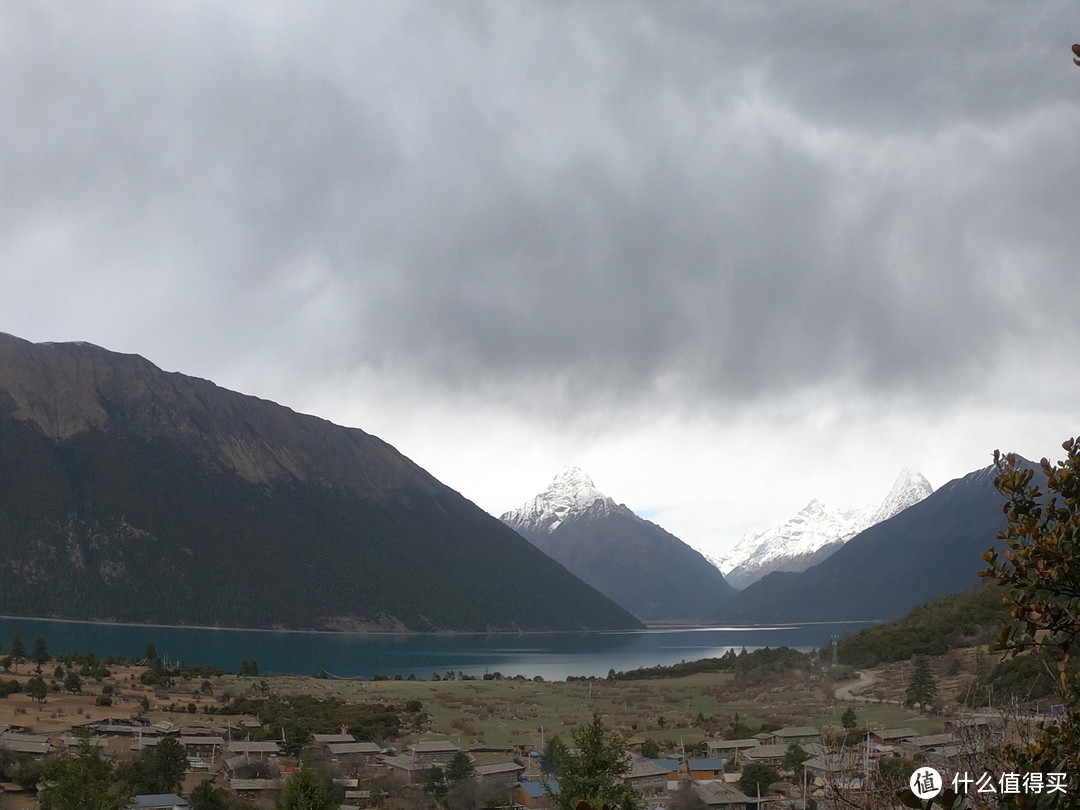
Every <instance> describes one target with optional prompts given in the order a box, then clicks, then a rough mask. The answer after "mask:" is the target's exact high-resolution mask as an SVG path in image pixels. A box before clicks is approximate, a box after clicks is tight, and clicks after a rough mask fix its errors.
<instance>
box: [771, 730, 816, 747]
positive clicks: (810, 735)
mask: <svg viewBox="0 0 1080 810" xmlns="http://www.w3.org/2000/svg"><path fill="white" fill-rule="evenodd" d="M816 742H821V732H820V731H818V730H817V729H816V728H812V727H811V726H788V727H787V728H778V729H777V730H776V731H774V732H772V738H771V739H770V740H769V744H770V745H785V746H786V745H791V744H792V743H798V744H799V745H803V746H805V745H808V744H810V743H816Z"/></svg>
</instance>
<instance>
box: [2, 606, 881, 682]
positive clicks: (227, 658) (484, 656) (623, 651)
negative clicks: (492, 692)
mask: <svg viewBox="0 0 1080 810" xmlns="http://www.w3.org/2000/svg"><path fill="white" fill-rule="evenodd" d="M869 624H871V623H870V622H848V623H826V624H806V625H794V626H793V625H785V626H779V625H778V626H769V627H677V628H675V627H664V628H650V629H647V630H639V631H629V632H605V633H544V634H520V635H518V634H492V635H483V634H465V635H360V634H356V635H354V634H337V633H297V632H281V633H279V632H268V631H258V630H213V629H201V628H199V629H196V628H177V627H151V626H145V625H120V624H90V623H80V622H62V621H49V620H40V619H20V618H0V645H2V646H0V655H2V654H3V653H4V652H6V651H8V650H10V649H11V638H12V636H13V634H14V633H16V632H19V633H22V635H23V638H24V639H25V640H26V644H27V648H29V647H31V646H32V644H33V640H34V638H35V637H36V636H39V635H40V636H43V637H44V638H45V640H46V642H47V644H48V648H49V652H50V653H52V654H53V655H57V654H60V653H65V652H71V651H80V652H87V651H91V650H92V651H93V652H94V653H95V654H96V655H98V657H101V658H105V657H107V656H110V655H122V656H126V657H128V658H134V659H138V658H141V657H142V654H143V650H144V649H145V647H146V644H147V642H151V641H152V642H153V643H154V644H155V645H156V647H157V651H158V654H159V655H160V656H162V657H168V658H169V659H170V660H179V661H182V662H184V663H187V664H209V665H212V666H218V667H221V668H222V669H225V670H229V671H231V672H235V671H236V670H237V668H238V667H239V665H240V662H241V661H242V660H243V659H245V658H254V659H255V660H257V661H258V662H259V669H260V672H262V673H266V674H274V673H280V674H311V673H314V672H319V671H321V670H326V671H327V672H328V673H330V674H331V675H334V676H339V677H362V678H371V677H373V676H375V675H377V674H381V675H388V676H390V677H393V676H394V675H396V674H400V675H401V676H402V677H408V676H409V675H410V674H415V675H416V676H417V677H418V678H424V679H426V678H430V677H431V674H432V673H433V672H437V673H439V674H440V675H441V674H442V673H444V672H445V671H446V670H448V669H450V670H453V671H454V672H458V671H462V672H465V673H467V674H470V675H476V676H480V675H483V674H484V673H486V672H501V673H502V674H503V675H506V676H512V675H524V676H526V677H529V678H531V677H534V676H536V675H540V676H541V677H543V678H544V679H546V680H563V679H565V678H566V677H567V676H570V675H599V676H604V675H607V673H608V670H610V669H615V670H628V669H635V668H637V667H646V666H655V665H658V664H675V663H678V662H679V661H692V660H695V659H699V658H712V657H716V656H720V655H723V654H724V653H725V652H727V651H728V650H729V649H735V650H736V651H738V650H741V649H742V648H743V647H745V648H746V649H748V650H753V649H757V648H760V647H779V646H788V647H794V648H796V649H799V650H802V651H808V650H811V649H814V648H815V647H823V646H825V645H827V644H829V640H830V638H831V636H832V635H834V634H837V635H841V636H842V635H844V634H845V633H855V632H858V631H859V630H860V629H862V628H863V627H866V626H868V625H869Z"/></svg>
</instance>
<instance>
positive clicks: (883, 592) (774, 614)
mask: <svg viewBox="0 0 1080 810" xmlns="http://www.w3.org/2000/svg"><path fill="white" fill-rule="evenodd" d="M995 475H996V470H995V469H994V467H993V466H990V467H987V468H985V469H982V470H977V471H975V472H973V473H970V474H968V475H966V476H964V477H963V478H958V479H955V480H953V481H950V482H949V483H947V484H945V485H944V486H943V487H941V489H939V490H938V491H937V492H934V493H933V494H932V495H929V496H928V497H926V498H925V499H924V500H922V501H920V502H918V503H916V504H914V505H913V506H910V507H908V508H907V509H905V510H903V511H902V512H900V513H899V514H897V515H895V516H894V517H892V518H889V519H888V520H885V521H883V522H881V523H878V524H876V525H874V526H871V527H870V528H868V529H866V530H864V531H862V532H860V533H859V534H858V535H856V536H855V537H853V538H852V539H851V540H849V541H848V542H847V543H846V544H844V545H843V546H842V547H841V548H839V549H838V550H837V551H835V552H834V553H833V554H832V555H831V556H829V557H828V558H827V559H825V560H824V561H823V562H820V563H818V564H817V565H814V566H812V567H810V568H808V569H807V570H805V571H803V572H801V573H787V572H779V571H777V572H773V573H771V574H769V575H768V576H766V577H764V578H763V579H761V580H759V581H757V582H755V583H753V584H752V585H750V586H749V587H747V588H746V589H745V590H744V591H742V592H741V593H740V594H739V595H738V597H737V598H736V599H734V600H732V601H731V602H730V603H729V604H728V605H727V606H726V608H725V609H723V610H722V611H721V613H720V617H721V618H722V619H723V620H725V621H733V622H736V621H738V622H777V621H781V622H806V621H841V620H862V619H888V618H893V617H896V616H900V615H902V614H903V613H905V612H906V611H908V610H909V609H911V608H912V607H914V606H916V605H920V604H922V603H923V602H926V601H928V600H930V599H933V598H935V597H938V596H945V595H947V594H952V593H956V592H958V591H961V590H963V589H964V588H967V587H969V586H970V585H972V584H974V583H975V582H977V581H978V572H979V571H980V570H982V569H983V567H984V565H983V561H982V560H981V559H980V556H979V555H980V554H981V553H982V552H983V551H985V550H986V549H987V548H988V547H990V546H991V545H994V544H995V543H999V541H996V540H995V535H996V533H997V532H998V531H1000V530H1001V529H1003V528H1004V526H1005V517H1004V514H1003V513H1002V505H1003V504H1004V498H1003V497H1002V495H1001V494H1000V493H999V492H998V491H997V490H996V489H995V488H994V485H993V481H994V477H995Z"/></svg>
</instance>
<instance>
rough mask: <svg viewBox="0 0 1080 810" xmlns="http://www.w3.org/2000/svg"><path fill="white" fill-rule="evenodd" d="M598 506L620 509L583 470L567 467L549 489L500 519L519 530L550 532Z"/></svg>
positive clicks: (603, 508) (607, 510)
mask: <svg viewBox="0 0 1080 810" xmlns="http://www.w3.org/2000/svg"><path fill="white" fill-rule="evenodd" d="M594 507H596V508H598V509H600V510H602V511H605V512H612V511H615V510H616V509H619V508H620V507H619V506H618V505H616V503H615V501H613V500H612V499H611V498H609V497H608V496H607V495H605V494H604V493H602V492H601V491H600V490H598V489H597V488H596V485H595V484H594V483H593V482H592V479H591V478H589V476H588V474H586V472H585V471H584V470H582V469H581V468H580V467H564V468H563V469H561V470H560V471H559V472H558V474H557V475H556V476H555V478H554V480H553V481H552V482H551V483H550V484H549V485H548V488H547V489H545V490H544V491H543V492H541V493H540V494H539V495H537V496H536V497H535V498H533V499H532V500H531V501H528V502H526V503H525V504H524V505H523V506H521V507H520V508H519V509H513V510H511V511H509V512H507V513H506V514H504V515H503V516H502V517H501V518H500V520H502V521H503V523H509V524H510V525H512V526H514V527H516V528H520V529H528V530H531V531H541V530H542V531H547V532H549V533H550V532H553V531H555V530H556V529H557V528H559V526H561V525H562V522H563V521H564V520H566V519H567V518H570V517H576V516H578V515H583V514H585V513H586V512H588V511H589V510H591V509H593V508H594ZM621 508H623V509H625V508H626V507H621ZM627 511H628V512H629V510H627Z"/></svg>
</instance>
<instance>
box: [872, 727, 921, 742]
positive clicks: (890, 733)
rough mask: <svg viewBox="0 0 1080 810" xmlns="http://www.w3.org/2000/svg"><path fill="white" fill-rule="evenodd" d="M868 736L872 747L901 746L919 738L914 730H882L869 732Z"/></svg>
mask: <svg viewBox="0 0 1080 810" xmlns="http://www.w3.org/2000/svg"><path fill="white" fill-rule="evenodd" d="M867 736H868V738H869V740H870V744H871V745H876V746H882V745H900V744H901V743H904V742H908V741H910V740H913V739H914V738H915V737H918V736H919V732H917V731H916V730H915V729H913V728H881V729H878V730H877V731H871V732H869V734H868V735H867Z"/></svg>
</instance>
